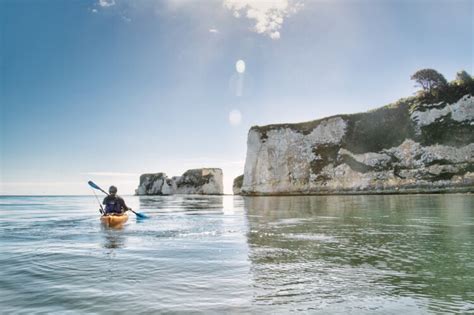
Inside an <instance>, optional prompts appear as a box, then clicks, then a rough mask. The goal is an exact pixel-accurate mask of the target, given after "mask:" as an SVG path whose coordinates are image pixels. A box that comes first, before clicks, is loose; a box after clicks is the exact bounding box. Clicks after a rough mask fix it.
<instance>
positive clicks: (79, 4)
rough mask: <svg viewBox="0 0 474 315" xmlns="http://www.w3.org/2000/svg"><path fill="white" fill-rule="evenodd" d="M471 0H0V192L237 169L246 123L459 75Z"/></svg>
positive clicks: (341, 105)
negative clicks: (428, 71) (417, 80)
mask: <svg viewBox="0 0 474 315" xmlns="http://www.w3.org/2000/svg"><path fill="white" fill-rule="evenodd" d="M473 21H474V1H471V0H467V1H462V0H448V1H441V0H418V1H417V0H386V1H384V0H351V1H342V0H326V1H317V0H312V1H304V0H298V1H296V0H295V1H292V0H267V1H251V0H241V1H238V0H215V1H192V0H160V1H158V0H146V1H145V0H143V1H122V0H81V1H79V0H71V1H60V0H0V32H1V33H0V106H1V112H0V194H4V195H5V194H90V193H91V191H90V189H89V187H88V186H87V180H89V179H92V180H94V181H95V182H96V183H98V184H99V185H101V186H104V187H108V186H109V185H112V184H113V185H116V186H118V188H119V194H125V195H126V194H132V193H133V192H134V189H135V188H136V187H137V186H138V181H139V176H140V174H142V173H155V172H165V173H166V174H167V175H168V176H170V177H171V176H175V175H181V174H182V173H183V172H184V171H186V170H187V169H191V168H200V167H220V168H222V169H223V171H224V186H225V188H224V189H225V192H226V193H231V192H232V180H233V179H234V177H236V176H238V175H240V174H242V173H243V169H244V161H245V154H246V141H247V133H248V130H249V128H250V127H251V126H253V125H266V124H272V123H288V122H301V121H307V120H313V119H318V118H322V117H325V116H329V115H334V114H341V113H355V112H361V111H366V110H369V109H373V108H376V107H379V106H383V105H386V104H388V103H391V102H394V101H396V100H397V99H399V98H401V97H407V96H411V95H413V93H414V92H415V91H416V89H415V88H414V82H412V81H410V75H411V74H413V73H414V72H415V71H416V70H418V69H422V68H434V69H436V70H438V71H439V72H441V73H442V74H444V75H445V76H446V78H447V79H448V80H452V79H453V78H454V76H455V74H456V72H457V71H460V70H466V71H468V72H469V73H471V74H474V68H473V67H474V61H473V60H474V57H473V51H474V39H473V35H474V26H473Z"/></svg>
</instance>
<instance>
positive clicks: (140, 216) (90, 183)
mask: <svg viewBox="0 0 474 315" xmlns="http://www.w3.org/2000/svg"><path fill="white" fill-rule="evenodd" d="M87 183H88V184H89V186H91V187H92V188H94V189H97V190H100V191H101V192H103V193H104V194H106V195H107V196H109V194H108V193H107V192H106V191H105V190H103V189H102V188H100V187H99V186H98V185H97V184H95V183H94V182H93V181H91V180H90V181H88V182H87ZM128 210H130V211H132V212H133V213H135V215H136V216H137V217H139V218H140V219H146V218H148V216H146V215H145V214H143V213H139V212H135V211H133V210H132V209H130V208H128Z"/></svg>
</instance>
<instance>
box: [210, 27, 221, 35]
mask: <svg viewBox="0 0 474 315" xmlns="http://www.w3.org/2000/svg"><path fill="white" fill-rule="evenodd" d="M209 33H214V34H217V33H219V30H218V29H216V28H210V29H209Z"/></svg>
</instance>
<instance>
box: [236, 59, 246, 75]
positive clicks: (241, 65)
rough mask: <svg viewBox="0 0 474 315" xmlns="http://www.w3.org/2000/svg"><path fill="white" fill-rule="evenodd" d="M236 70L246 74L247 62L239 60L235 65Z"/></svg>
mask: <svg viewBox="0 0 474 315" xmlns="http://www.w3.org/2000/svg"><path fill="white" fill-rule="evenodd" d="M235 70H237V72H238V73H244V72H245V61H243V60H242V59H240V60H237V62H236V63H235Z"/></svg>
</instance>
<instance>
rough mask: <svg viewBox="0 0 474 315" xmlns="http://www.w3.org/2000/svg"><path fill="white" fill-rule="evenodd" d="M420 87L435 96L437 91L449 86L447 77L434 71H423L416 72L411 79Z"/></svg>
mask: <svg viewBox="0 0 474 315" xmlns="http://www.w3.org/2000/svg"><path fill="white" fill-rule="evenodd" d="M410 79H412V80H414V81H415V82H416V83H417V84H418V85H417V86H420V87H422V88H423V91H425V92H427V93H428V94H431V95H432V94H433V91H434V90H435V89H441V88H443V87H446V86H447V85H448V81H447V80H446V79H445V77H444V76H443V75H442V74H441V73H439V72H438V71H436V70H434V69H421V70H418V71H417V72H415V73H414V74H413V75H412V76H411V78H410Z"/></svg>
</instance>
